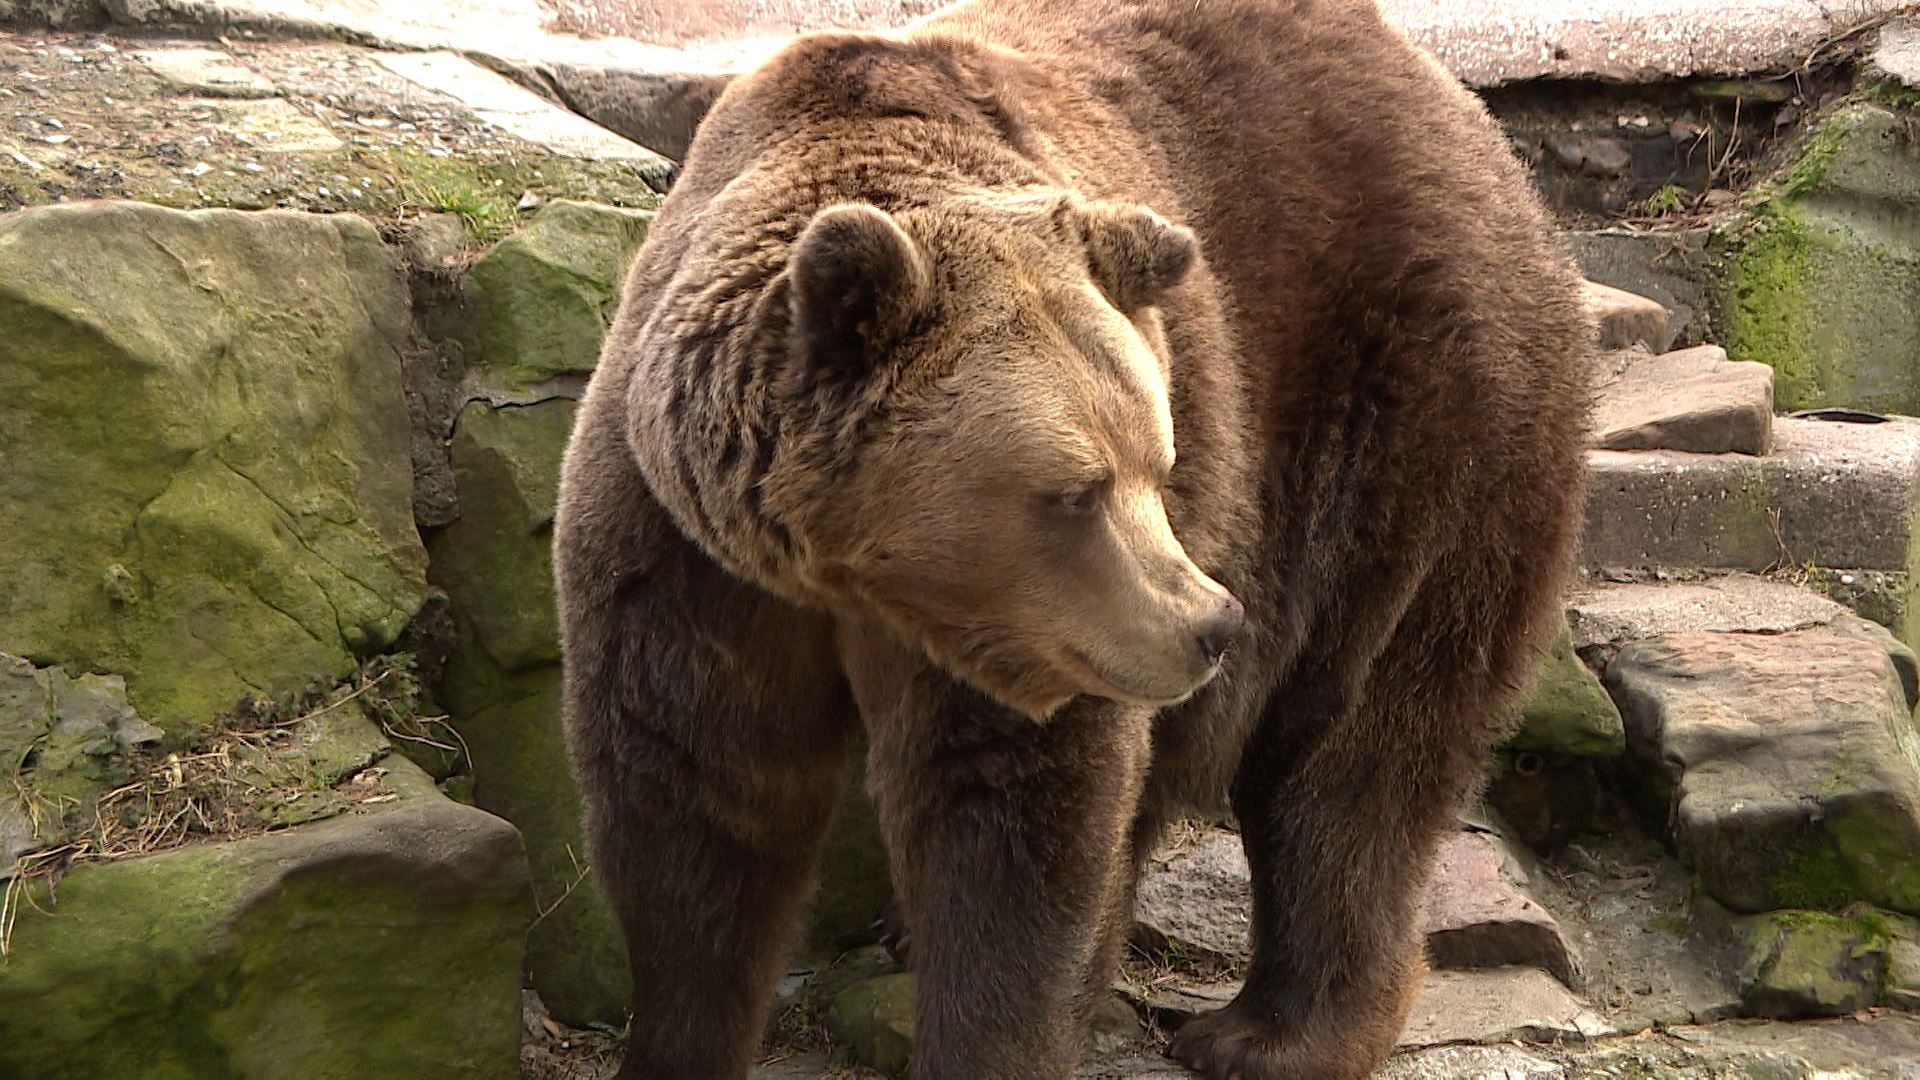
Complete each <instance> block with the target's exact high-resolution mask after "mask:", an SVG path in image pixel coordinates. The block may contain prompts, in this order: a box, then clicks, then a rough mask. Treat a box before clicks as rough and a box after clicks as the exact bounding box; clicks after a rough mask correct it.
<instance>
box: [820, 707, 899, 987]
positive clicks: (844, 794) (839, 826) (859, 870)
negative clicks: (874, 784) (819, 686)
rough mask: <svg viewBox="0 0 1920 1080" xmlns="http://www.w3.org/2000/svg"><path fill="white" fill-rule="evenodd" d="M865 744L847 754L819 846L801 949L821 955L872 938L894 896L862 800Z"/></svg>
mask: <svg viewBox="0 0 1920 1080" xmlns="http://www.w3.org/2000/svg"><path fill="white" fill-rule="evenodd" d="M866 750H867V748H866V743H865V740H864V739H861V740H856V744H855V745H854V746H853V747H852V749H851V750H850V751H849V753H848V761H847V778H846V781H845V784H844V786H842V787H841V789H840V801H839V803H838V804H837V805H836V806H835V807H834V811H833V823H832V825H830V826H829V827H828V829H827V838H826V841H825V843H824V844H823V845H822V847H821V852H820V870H819V884H818V885H817V886H816V887H815V889H814V893H813V901H812V907H811V908H810V910H809V914H808V918H807V938H806V941H805V942H804V947H805V948H808V949H810V950H812V951H815V952H819V953H824V954H825V955H828V956H832V955H836V954H838V953H840V952H842V951H843V950H846V949H850V948H853V947H855V946H858V945H864V944H866V943H868V942H870V941H872V940H873V920H874V919H875V918H876V917H877V916H878V915H879V914H880V911H881V909H882V908H884V907H885V906H886V903H887V900H888V898H889V897H891V896H892V895H893V879H892V877H891V876H890V875H889V873H888V868H887V848H886V842H885V840H884V839H882V837H881V835H880V820H879V818H878V816H877V815H876V814H875V812H874V808H873V800H872V799H870V798H869V797H868V796H867V786H866Z"/></svg>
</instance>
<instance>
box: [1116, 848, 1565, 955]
mask: <svg viewBox="0 0 1920 1080" xmlns="http://www.w3.org/2000/svg"><path fill="white" fill-rule="evenodd" d="M1530 886H1531V882H1530V880H1529V878H1528V872H1527V869H1526V866H1525V860H1524V858H1523V857H1522V856H1520V855H1519V854H1518V853H1517V852H1516V851H1515V850H1514V849H1512V848H1510V847H1508V845H1507V843H1506V841H1504V840H1503V839H1501V838H1500V837H1499V836H1498V835H1496V834H1494V833H1491V832H1488V831H1486V830H1484V829H1480V828H1466V829H1462V830H1461V831H1459V832H1456V833H1452V834H1449V835H1448V836H1447V838H1446V839H1445V841H1443V842H1442V844H1441V846H1440V850H1439V851H1438V852H1437V853H1436V856H1435V859H1434V864H1433V875H1432V879H1431V880H1430V882H1429V884H1428V888H1427V895H1426V903H1425V909H1424V910H1425V914H1424V918H1423V923H1422V932H1423V933H1424V934H1425V935H1426V939H1427V949H1428V952H1429V954H1430V957H1431V959H1432V962H1433V965H1434V966H1435V967H1437V968H1453V969H1462V970H1465V969H1488V968H1497V967H1505V966H1509V965H1523V966H1527V967H1537V968H1541V969H1544V970H1546V971H1548V972H1551V973H1552V974H1553V975H1554V976H1555V977H1557V978H1559V979H1560V980H1561V981H1562V982H1564V983H1567V984H1568V985H1572V984H1574V983H1576V982H1577V981H1578V978H1579V970H1580V964H1579V959H1578V957H1577V956H1576V955H1575V952H1574V949H1573V947H1572V946H1571V945H1570V944H1569V943H1568V941H1567V938H1566V936H1565V935H1564V934H1563V933H1562V931H1561V928H1560V924H1559V922H1558V921H1556V920H1555V919H1554V917H1553V914H1552V913H1551V912H1549V911H1548V910H1547V909H1546V908H1545V907H1543V906H1542V905H1541V904H1540V902H1539V901H1538V900H1536V899H1535V898H1534V897H1533V896H1532V895H1531V894H1530V893H1529V888H1530ZM1252 914H1253V898H1252V895H1251V892H1250V885H1249V872H1248V869H1247V859H1246V855H1245V853H1244V852H1243V851H1242V850H1241V847H1240V837H1239V836H1237V835H1236V834H1234V833H1232V832H1228V831H1226V830H1224V829H1207V830H1203V831H1200V832H1199V833H1198V834H1197V835H1193V836H1189V837H1182V838H1179V839H1177V840H1175V841H1174V842H1171V843H1169V844H1167V845H1166V846H1164V847H1163V848H1162V849H1161V850H1160V851H1159V852H1158V853H1156V854H1155V856H1154V857H1153V859H1152V860H1151V861H1150V862H1149V864H1148V868H1147V872H1146V874H1145V875H1144V876H1143V877H1142V878H1141V881H1140V891H1139V896H1138V901H1137V903H1136V905H1135V909H1134V918H1135V921H1136V934H1135V938H1136V940H1137V941H1139V942H1140V943H1141V944H1143V945H1144V946H1145V947H1146V948H1148V949H1149V950H1165V951H1168V952H1171V953H1173V954H1175V955H1182V956H1188V957H1196V958H1199V957H1204V958H1209V959H1213V960H1218V961H1225V962H1228V963H1230V964H1243V963H1245V962H1246V961H1247V960H1248V959H1249V958H1250V957H1251V956H1252V951H1251V946H1250V943H1249V942H1248V939H1247V934H1248V927H1249V926H1250V925H1251V920H1252Z"/></svg>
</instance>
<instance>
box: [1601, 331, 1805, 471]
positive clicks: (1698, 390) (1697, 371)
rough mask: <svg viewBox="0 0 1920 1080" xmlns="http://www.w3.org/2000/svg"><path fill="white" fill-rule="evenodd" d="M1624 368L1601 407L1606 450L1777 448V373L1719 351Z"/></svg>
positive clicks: (1630, 362) (1645, 358) (1640, 356)
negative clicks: (1774, 436)
mask: <svg viewBox="0 0 1920 1080" xmlns="http://www.w3.org/2000/svg"><path fill="white" fill-rule="evenodd" d="M1614 355H1615V356H1618V357H1621V358H1622V362H1621V363H1620V364H1619V365H1618V369H1617V370H1616V371H1615V372H1613V373H1611V375H1610V377H1609V378H1608V379H1607V380H1606V381H1605V382H1604V383H1602V385H1601V387H1600V395H1599V400H1598V401H1597V402H1595V404H1594V425H1593V426H1594V445H1596V446H1598V447H1600V448H1601V449H1603V450H1685V451H1688V452H1689V453H1695V454H1754V455H1758V454H1764V453H1766V452H1767V451H1768V450H1769V449H1771V447H1772V445H1773V369H1772V368H1770V367H1768V366H1767V365H1765V364H1755V363H1732V362H1730V361H1728V360H1727V354H1726V353H1725V352H1722V351H1721V350H1720V349H1719V348H1717V347H1715V346H1712V345H1702V346H1700V347H1699V348H1695V349H1683V350H1681V351H1680V352H1671V353H1666V354H1664V355H1660V356H1649V355H1646V354H1644V353H1633V352H1626V353H1616V354H1614Z"/></svg>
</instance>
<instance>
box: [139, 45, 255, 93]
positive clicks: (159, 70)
mask: <svg viewBox="0 0 1920 1080" xmlns="http://www.w3.org/2000/svg"><path fill="white" fill-rule="evenodd" d="M134 57H135V58H136V59H138V60H139V61H140V62H141V63H143V64H145V65H147V69H148V70H150V71H152V72H153V73H154V74H155V75H158V76H160V78H162V79H164V80H166V81H167V82H168V83H171V84H172V85H174V86H177V87H180V88H181V89H183V90H188V91H191V92H193V93H197V94H206V95H208V96H209V97H233V98H266V97H273V96H274V95H275V94H277V93H279V90H278V89H277V88H276V87H275V86H274V85H273V80H272V79H269V78H267V77H266V76H264V75H262V74H260V73H259V72H257V71H254V70H253V69H252V68H249V67H247V66H246V65H245V64H242V63H241V62H240V61H239V60H237V59H235V58H234V57H233V56H231V55H230V54H228V53H224V52H221V51H220V50H218V49H147V50H144V51H141V52H137V53H135V54H134Z"/></svg>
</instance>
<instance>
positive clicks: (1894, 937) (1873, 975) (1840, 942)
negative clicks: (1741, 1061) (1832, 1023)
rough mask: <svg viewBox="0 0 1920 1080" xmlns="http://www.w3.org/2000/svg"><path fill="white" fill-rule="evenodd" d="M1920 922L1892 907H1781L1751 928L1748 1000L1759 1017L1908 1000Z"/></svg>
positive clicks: (1744, 975)
mask: <svg viewBox="0 0 1920 1080" xmlns="http://www.w3.org/2000/svg"><path fill="white" fill-rule="evenodd" d="M1916 948H1920V922H1916V921H1915V920H1913V919H1909V918H1904V917H1902V916H1899V915H1893V914H1889V913H1887V912H1880V911H1872V912H1865V913H1859V914H1850V915H1830V914H1827V913H1825V912H1817V911H1775V912H1770V913H1768V914H1765V915H1762V916H1760V917H1759V918H1757V919H1755V920H1753V923H1752V925H1751V926H1749V927H1748V928H1747V942H1746V949H1747V954H1746V961H1745V964H1744V965H1743V967H1742V970H1741V973H1740V982H1741V985H1742V991H1741V993H1742V999H1743V1001H1744V1002H1745V1005H1746V1008H1747V1009H1748V1010H1749V1011H1750V1012H1752V1013H1753V1014H1754V1015H1756V1016H1769V1017H1779V1018H1785V1019H1792V1018H1798V1017H1807V1016H1844V1015H1846V1014H1848V1013H1851V1012H1857V1011H1858V1010H1860V1009H1863V1008H1866V1007H1868V1006H1872V1005H1880V1004H1894V1005H1902V1004H1903V1003H1904V1002H1905V1001H1906V999H1907V997H1908V996H1909V995H1910V994H1911V992H1912V987H1911V985H1910V983H1909V980H1910V976H1911V974H1913V972H1912V971H1911V970H1910V965H1911V963H1912V958H1913V957H1914V955H1915V950H1916Z"/></svg>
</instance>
